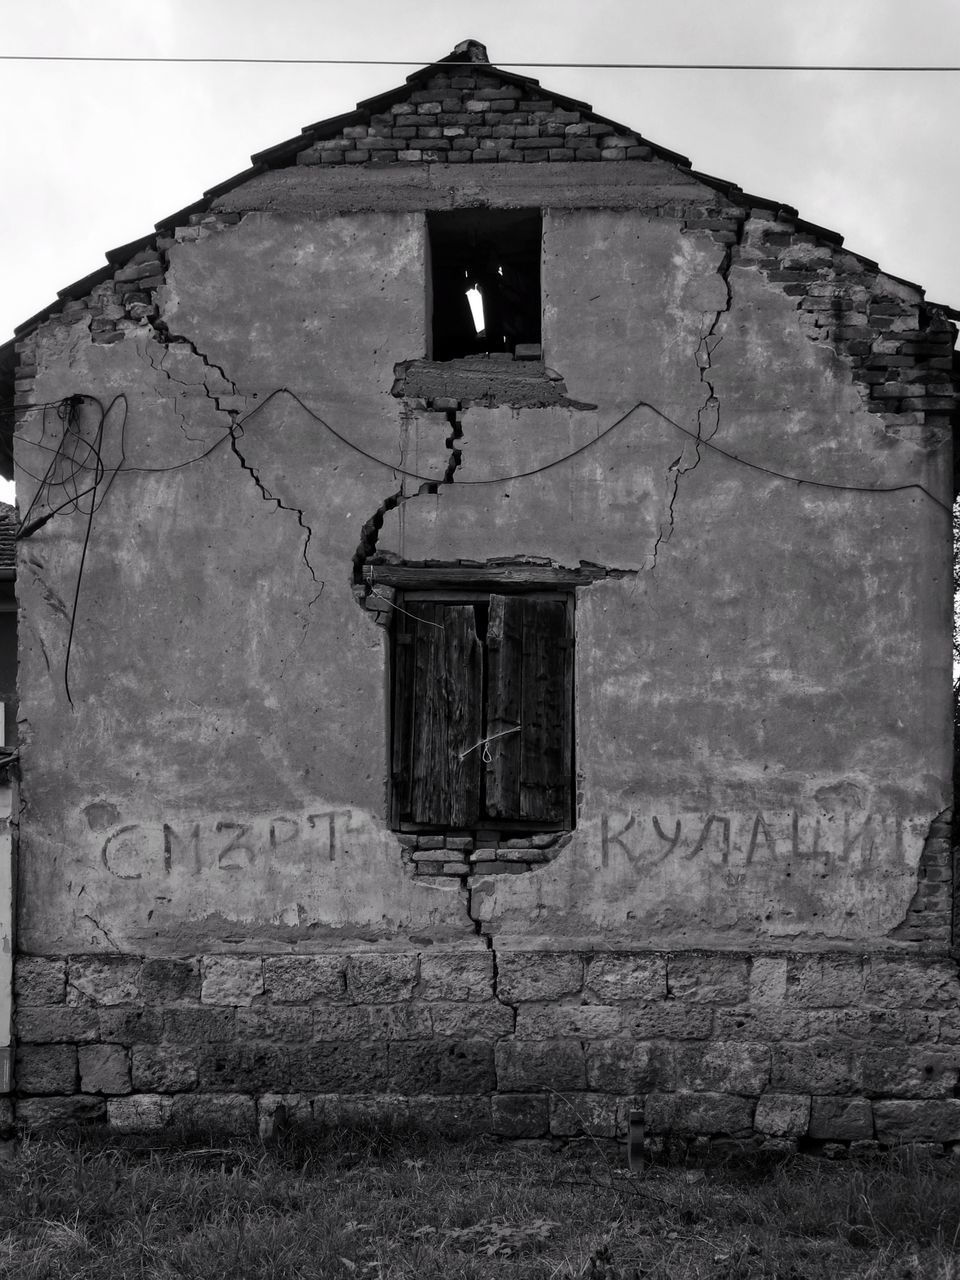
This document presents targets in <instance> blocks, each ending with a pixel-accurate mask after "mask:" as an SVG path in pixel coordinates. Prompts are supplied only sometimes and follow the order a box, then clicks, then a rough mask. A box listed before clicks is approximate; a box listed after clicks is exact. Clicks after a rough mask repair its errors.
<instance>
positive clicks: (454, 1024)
mask: <svg viewBox="0 0 960 1280" xmlns="http://www.w3.org/2000/svg"><path fill="white" fill-rule="evenodd" d="M105 961H106V963H105ZM65 973H67V974H72V975H74V976H75V978H76V979H77V981H76V983H75V984H74V986H73V987H72V988H65V989H66V990H68V991H70V990H72V996H70V997H69V998H72V999H73V1000H74V1001H76V1002H77V1003H75V1004H72V1005H71V1004H66V1003H61V1004H57V1003H48V1001H50V1000H55V999H57V998H58V996H59V994H60V992H61V988H60V983H61V981H63V979H64V975H65ZM494 987H496V994H495V993H494ZM134 989H135V990H136V992H137V999H138V1000H140V1001H142V1002H144V1003H141V1004H119V1003H116V1004H112V1003H107V1001H112V1000H119V999H120V998H121V997H124V996H129V995H130V993H131V991H132V990H134ZM664 990H672V991H674V992H678V993H682V998H678V997H677V996H674V997H673V998H670V997H667V998H663V997H662V996H661V997H660V998H649V997H651V996H653V995H654V993H661V992H663V991H664ZM18 993H19V996H20V999H19V1002H18V1009H17V1026H18V1035H19V1047H18V1053H17V1067H16V1088H17V1091H18V1094H19V1100H18V1102H17V1117H18V1121H19V1122H20V1123H27V1124H34V1123H36V1124H40V1125H45V1124H51V1123H65V1122H66V1121H67V1120H68V1119H69V1118H71V1117H72V1118H79V1119H90V1118H102V1117H103V1115H104V1114H105V1113H104V1111H103V1109H102V1107H101V1108H93V1109H91V1108H90V1107H87V1106H82V1105H81V1106H79V1107H75V1106H73V1100H74V1099H75V1098H77V1097H78V1095H81V1094H88V1095H89V1094H106V1095H108V1096H109V1106H108V1108H107V1113H106V1114H108V1115H109V1119H110V1123H111V1124H113V1125H115V1126H116V1127H117V1128H119V1129H124V1130H128V1129H136V1128H150V1127H154V1128H162V1127H164V1126H166V1125H168V1124H173V1123H180V1122H185V1123H190V1124H198V1125H200V1126H201V1127H203V1126H214V1127H217V1126H218V1125H219V1123H220V1121H221V1120H222V1121H223V1123H224V1124H225V1125H226V1126H227V1127H228V1128H230V1129H233V1130H240V1131H248V1129H250V1128H252V1127H253V1126H254V1124H255V1123H256V1124H258V1125H259V1126H260V1127H261V1128H263V1126H266V1128H267V1130H269V1129H270V1128H271V1126H272V1124H273V1123H274V1120H273V1119H272V1118H271V1117H272V1116H274V1115H275V1113H276V1108H277V1107H278V1106H279V1105H280V1103H279V1102H277V1101H274V1102H273V1103H269V1102H264V1101H263V1100H264V1099H268V1100H269V1099H271V1098H273V1099H275V1100H276V1099H280V1098H286V1099H287V1103H285V1104H284V1105H287V1106H288V1111H290V1113H291V1114H295V1115H299V1116H300V1117H301V1119H303V1118H305V1117H308V1116H309V1117H313V1118H316V1116H317V1114H318V1111H317V1100H318V1099H322V1100H323V1101H322V1102H321V1103H320V1104H319V1105H320V1111H321V1112H322V1113H323V1114H324V1115H326V1116H328V1117H329V1116H332V1115H333V1114H334V1113H335V1112H336V1113H337V1114H340V1115H345V1114H347V1112H348V1111H349V1112H350V1113H351V1114H356V1115H360V1114H361V1113H363V1114H367V1115H371V1116H372V1115H384V1116H385V1115H390V1116H391V1117H392V1118H393V1119H396V1118H397V1116H398V1115H399V1114H400V1113H401V1112H403V1114H406V1115H408V1116H410V1117H412V1118H414V1119H415V1120H420V1121H423V1120H424V1117H425V1116H426V1115H427V1114H428V1113H432V1114H435V1115H437V1116H441V1117H445V1118H446V1119H447V1120H449V1121H450V1124H451V1125H453V1126H454V1128H456V1126H457V1125H458V1124H459V1125H462V1126H464V1127H465V1130H466V1129H468V1128H469V1124H468V1121H467V1117H473V1119H474V1120H476V1118H477V1116H478V1115H480V1116H482V1117H483V1121H482V1123H483V1124H484V1125H485V1126H486V1127H487V1128H492V1131H495V1132H499V1133H502V1134H504V1135H505V1136H507V1135H509V1136H538V1135H542V1134H544V1133H546V1132H550V1133H553V1134H555V1135H557V1136H573V1135H574V1134H593V1135H595V1136H598V1137H611V1136H613V1135H614V1134H615V1133H620V1134H622V1132H623V1130H624V1126H625V1124H626V1114H627V1111H629V1110H631V1109H635V1108H640V1109H644V1110H645V1112H646V1125H647V1130H648V1132H649V1134H650V1135H651V1138H650V1140H651V1143H653V1145H654V1146H656V1143H657V1142H658V1141H660V1138H661V1137H663V1136H664V1135H666V1136H667V1137H669V1135H671V1134H672V1135H675V1136H676V1137H677V1138H678V1139H682V1140H684V1141H687V1140H693V1138H694V1137H695V1136H696V1135H700V1137H701V1138H703V1137H705V1136H706V1137H709V1138H710V1140H711V1141H721V1140H726V1138H728V1137H731V1136H732V1137H737V1138H738V1140H739V1138H740V1137H742V1135H743V1133H744V1132H746V1131H747V1130H750V1131H751V1132H755V1133H756V1135H757V1137H758V1140H760V1141H763V1142H779V1143H781V1144H783V1143H786V1144H787V1145H788V1146H789V1144H790V1143H792V1142H795V1141H796V1140H797V1139H799V1138H801V1137H805V1138H808V1139H809V1140H811V1141H814V1142H819V1143H821V1144H827V1145H829V1146H831V1147H837V1144H839V1148H838V1149H839V1150H846V1149H847V1146H849V1145H850V1144H851V1143H854V1142H867V1141H869V1142H875V1141H879V1142H880V1143H881V1144H889V1143H896V1142H898V1141H913V1140H924V1141H952V1140H954V1139H950V1138H949V1137H944V1136H942V1135H943V1134H946V1133H948V1132H952V1131H953V1127H955V1124H956V1123H960V1121H957V1120H956V1115H955V1113H956V1106H955V1105H954V1104H956V1099H955V1098H954V1096H953V1094H954V1090H955V1089H956V1087H957V1083H958V1080H960V1015H958V1014H957V1007H958V1001H957V998H956V997H957V995H958V993H960V984H958V982H957V978H956V974H955V966H954V964H953V962H948V961H943V960H934V959H925V958H911V957H904V956H901V955H897V956H875V957H861V956H854V955H849V954H844V953H834V954H827V955H811V956H806V955H802V956H798V955H762V956H754V957H746V956H743V955H740V954H734V953H697V954H696V955H693V954H690V955H686V954H685V955H679V956H678V955H677V954H671V955H665V954H663V953H656V952H634V953H629V952H623V953H602V954H594V953H580V952H576V951H566V952H565V951H550V952H536V951H531V952H510V951H505V952H497V953H494V952H492V951H490V950H484V951H475V952H466V953H459V954H458V953H449V952H448V953H444V952H437V953H431V952H426V953H423V954H418V953H415V952H382V953H380V952H371V951H364V952H357V953H352V954H339V953H337V954H335V953H331V954H329V955H316V956H268V957H266V958H264V959H261V958H260V957H255V956H246V955H231V956H222V955H214V956H206V957H188V958H184V959H181V960H176V961H166V960H163V961H157V960H149V959H148V960H142V959H141V958H140V957H136V956H119V957H103V956H95V957H74V958H72V959H71V960H70V961H69V962H68V963H66V964H64V962H62V961H56V960H53V961H46V960H45V961H44V963H42V964H38V963H36V962H35V959H34V958H28V963H26V964H24V965H23V966H22V968H21V974H20V979H19V983H18ZM211 1000H215V1001H216V1003H210V1002H211ZM151 1001H152V1002H153V1003H151ZM908 1003H909V1004H911V1005H912V1006H913V1007H906V1006H907V1005H908ZM131 1091H133V1092H131ZM335 1095H336V1096H337V1097H338V1098H339V1099H340V1100H341V1101H340V1102H338V1103H336V1104H335V1103H334V1101H333V1098H334V1096H335ZM175 1099H179V1101H176V1102H175V1101H174V1100H175ZM444 1099H447V1100H449V1102H444ZM470 1099H475V1100H476V1101H475V1102H470V1101H469V1100H470ZM40 1100H42V1101H44V1102H49V1103H50V1104H51V1105H50V1106H49V1107H46V1108H42V1107H41V1108H38V1107H37V1106H35V1105H33V1104H34V1102H36V1101H40ZM351 1100H352V1101H351ZM427 1100H431V1101H429V1103H428V1102H427ZM957 1105H960V1104H957ZM256 1106H260V1107H261V1108H262V1110H261V1112H259V1113H258V1112H256V1111H255V1107H256ZM271 1107H272V1110H271ZM477 1107H480V1108H481V1110H480V1111H477V1110H476V1108H477ZM754 1107H755V1108H756V1116H755V1122H754V1120H753V1119H752V1117H753V1108H754ZM931 1107H932V1108H933V1109H932V1110H931V1109H930V1108H931ZM491 1108H492V1109H491ZM351 1109H352V1110H351ZM257 1115H259V1119H256V1116H257ZM874 1117H877V1119H876V1137H875V1136H874ZM751 1125H752V1126H753V1127H752V1129H751ZM938 1125H939V1126H940V1128H939V1129H938V1128H937V1126H938ZM911 1135H914V1136H913V1137H911ZM917 1135H925V1136H923V1137H922V1139H921V1138H920V1137H919V1136H917ZM671 1140H672V1139H671ZM698 1140H699V1139H698Z"/></svg>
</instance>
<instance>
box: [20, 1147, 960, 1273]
mask: <svg viewBox="0 0 960 1280" xmlns="http://www.w3.org/2000/svg"><path fill="white" fill-rule="evenodd" d="M956 1169H957V1167H956V1163H955V1162H954V1161H953V1160H939V1161H934V1160H930V1159H928V1158H926V1157H925V1156H923V1155H918V1154H917V1153H911V1152H900V1153H897V1154H895V1155H891V1156H888V1157H885V1158H883V1159H882V1160H874V1161H871V1162H867V1163H859V1164H853V1163H842V1164H841V1163H837V1162H831V1161H823V1160H813V1159H809V1158H804V1157H792V1158H788V1159H784V1160H781V1161H780V1162H778V1163H773V1162H771V1161H769V1160H766V1161H763V1162H762V1163H761V1162H758V1161H756V1160H754V1161H750V1162H743V1161H740V1162H730V1163H728V1164H727V1165H725V1166H716V1167H712V1168H707V1169H704V1168H693V1167H683V1166H676V1165H675V1166H670V1167H665V1166H650V1167H648V1168H647V1169H646V1170H645V1171H644V1172H642V1173H639V1174H633V1175H631V1174H628V1173H627V1171H626V1169H625V1168H624V1167H623V1165H622V1164H618V1163H616V1162H614V1161H612V1160H610V1159H609V1158H607V1156H606V1154H605V1152H604V1151H602V1150H601V1149H600V1148H598V1147H597V1146H596V1145H594V1144H592V1143H573V1144H568V1145H566V1146H560V1145H559V1144H556V1143H550V1142H534V1143H523V1144H517V1143H507V1144H500V1143H497V1142H494V1141H490V1140H485V1141H474V1142H462V1143H457V1144H454V1143H447V1144H443V1143H439V1142H437V1141H436V1140H430V1139H426V1138H424V1137H422V1136H417V1135H414V1134H412V1133H409V1132H403V1131H397V1132H384V1131H383V1130H382V1129H376V1130H362V1129H355V1130H335V1131H331V1130H327V1131H322V1130H317V1131H314V1132H310V1133H305V1132H296V1133H291V1134H289V1135H285V1136H283V1137H281V1138H278V1139H275V1140H273V1141H271V1142H270V1143H269V1144H267V1145H264V1144H262V1143H256V1142H253V1141H250V1140H243V1141H239V1140H223V1139H217V1138H212V1137H211V1136H209V1135H207V1136H202V1135H197V1134H194V1135H183V1134H181V1135H176V1134H172V1135H164V1136H163V1137H162V1138H156V1137H154V1138H150V1139H145V1138H143V1137H142V1136H141V1137H135V1136H130V1137H124V1138H118V1137H117V1136H116V1135H115V1134H107V1133H105V1132H96V1131H94V1132H87V1133H85V1134H83V1135H77V1134H74V1135H64V1136H62V1137H59V1138H49V1139H40V1138H28V1139H25V1140H24V1141H23V1142H22V1143H21V1144H20V1146H19V1147H18V1148H16V1149H15V1150H13V1151H12V1152H11V1153H9V1155H8V1158H7V1159H6V1160H5V1161H4V1162H3V1163H2V1165H0V1275H2V1276H11V1277H12V1276H16V1277H18V1280H41V1278H44V1280H46V1278H47V1277H54V1276H58V1277H68V1276H69V1277H71V1278H73V1277H76V1278H78V1280H79V1278H84V1277H89V1278H90V1280H93V1277H96V1280H120V1278H121V1277H127V1276H130V1275H138V1276H144V1277H150V1278H154V1277H155V1278H157V1280H173V1278H174V1277H178V1278H180V1280H184V1278H186V1280H208V1278H209V1280H213V1277H216V1280H231V1278H234V1277H236V1278H239V1277H246V1276H263V1275H269V1276H270V1277H271V1280H294V1277H296V1278H297V1280H320V1277H323V1280H348V1278H349V1280H357V1278H358V1277H362V1278H367V1280H370V1278H376V1280H387V1278H388V1277H389V1280H407V1278H408V1277H409V1278H410V1280H413V1277H416V1278H417V1280H432V1278H433V1277H437V1278H438V1280H439V1278H440V1277H443V1278H444V1280H447V1278H448V1277H453V1278H455V1280H458V1278H462V1280H481V1278H482V1280H496V1278H498V1277H508V1276H509V1277H511V1280H574V1278H577V1280H581V1278H585V1280H634V1277H637V1278H639V1277H644V1280H646V1278H648V1277H654V1278H656V1280H694V1277H696V1280H730V1278H731V1277H734V1278H742V1280H747V1278H748V1277H749V1278H750V1280H754V1278H757V1280H761V1278H766V1280H788V1278H789V1280H807V1278H810V1280H814V1278H822V1280H827V1277H831V1278H833V1277H837V1276H844V1277H862V1278H863V1280H879V1277H881V1276H883V1277H893V1276H896V1277H897V1278H898V1280H921V1278H922V1280H958V1277H960V1201H958V1198H957V1196H956Z"/></svg>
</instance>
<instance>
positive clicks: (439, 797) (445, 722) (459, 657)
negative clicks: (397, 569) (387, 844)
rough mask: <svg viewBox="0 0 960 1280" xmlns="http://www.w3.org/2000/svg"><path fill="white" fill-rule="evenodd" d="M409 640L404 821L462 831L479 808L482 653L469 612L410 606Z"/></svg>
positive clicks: (469, 608)
mask: <svg viewBox="0 0 960 1280" xmlns="http://www.w3.org/2000/svg"><path fill="white" fill-rule="evenodd" d="M410 611H411V613H415V614H416V616H417V621H416V622H415V623H414V626H415V629H416V630H415V639H414V660H413V665H414V679H413V690H414V691H413V699H412V703H411V707H410V739H411V763H410V772H411V783H410V789H409V794H410V808H409V820H410V821H411V822H414V823H423V824H436V825H444V826H449V827H466V826H472V825H474V824H475V823H476V821H477V817H478V814H479V804H480V769H481V763H482V762H481V752H480V751H479V750H474V751H471V752H470V753H469V754H468V755H466V756H464V758H463V759H461V753H463V752H465V751H466V750H467V748H468V747H471V746H473V745H474V743H476V742H477V741H478V740H479V738H480V736H481V732H482V729H481V725H482V714H481V712H482V708H481V691H482V682H483V653H482V648H481V645H480V641H479V638H478V636H477V629H476V620H475V617H474V609H473V606H472V605H432V604H428V603H423V602H418V603H416V604H413V605H411V610H410Z"/></svg>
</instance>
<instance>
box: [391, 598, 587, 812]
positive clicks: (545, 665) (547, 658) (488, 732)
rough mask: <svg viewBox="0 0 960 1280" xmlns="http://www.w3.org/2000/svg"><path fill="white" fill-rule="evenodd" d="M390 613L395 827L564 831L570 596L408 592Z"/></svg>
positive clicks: (568, 807)
mask: <svg viewBox="0 0 960 1280" xmlns="http://www.w3.org/2000/svg"><path fill="white" fill-rule="evenodd" d="M394 616H395V622H394V636H393V639H394V646H393V652H394V664H393V740H392V775H393V796H394V806H393V818H394V826H396V827H398V828H399V829H401V830H411V831H439V830H442V831H446V832H453V831H457V832H464V833H468V832H473V833H475V832H477V831H479V830H482V831H484V832H487V833H489V832H491V831H494V832H511V831H515V832H517V833H518V834H522V833H524V832H533V831H562V830H568V829H569V828H570V827H571V826H572V814H573V599H572V596H570V595H566V594H563V595H560V594H557V593H549V594H547V593H541V592H537V593H530V594H523V595H520V594H517V595H506V594H503V595H501V594H498V593H491V594H486V593H483V594H480V593H464V594H463V595H459V594H458V595H456V596H454V595H453V594H451V593H446V594H444V595H443V596H439V595H437V594H435V593H434V594H429V593H417V592H414V593H408V594H406V595H404V596H403V597H402V598H401V599H399V600H398V609H397V611H396V613H395V615H394Z"/></svg>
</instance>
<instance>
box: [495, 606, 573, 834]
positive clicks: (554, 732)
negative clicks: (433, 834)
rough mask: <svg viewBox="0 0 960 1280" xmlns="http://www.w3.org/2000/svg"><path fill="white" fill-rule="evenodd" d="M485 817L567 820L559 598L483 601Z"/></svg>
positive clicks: (565, 645)
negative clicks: (487, 741)
mask: <svg viewBox="0 0 960 1280" xmlns="http://www.w3.org/2000/svg"><path fill="white" fill-rule="evenodd" d="M487 652H488V663H489V678H488V687H487V728H486V733H487V734H488V735H493V734H495V733H503V732H504V731H505V730H507V729H511V728H514V727H515V726H517V725H519V726H520V729H519V732H517V733H511V734H508V735H507V736H504V737H503V738H499V739H496V740H495V741H493V742H491V743H490V756H491V761H490V763H489V764H488V765H487V766H486V809H487V813H488V816H489V817H490V818H501V819H509V820H513V821H523V820H536V821H540V822H549V823H564V822H566V821H568V819H569V814H570V782H571V779H570V772H571V766H572V761H571V754H572V724H571V702H572V698H571V684H572V649H571V643H570V636H569V627H568V620H567V604H566V601H564V600H543V599H538V598H536V597H529V596H496V595H495V596H491V597H490V615H489V621H488V625H487Z"/></svg>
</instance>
